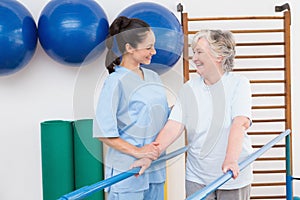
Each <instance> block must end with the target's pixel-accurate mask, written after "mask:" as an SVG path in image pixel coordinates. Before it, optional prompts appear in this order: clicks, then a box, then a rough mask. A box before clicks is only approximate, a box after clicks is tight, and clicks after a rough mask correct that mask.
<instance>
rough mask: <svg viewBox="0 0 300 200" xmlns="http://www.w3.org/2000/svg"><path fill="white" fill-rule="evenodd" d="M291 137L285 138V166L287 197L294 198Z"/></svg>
mask: <svg viewBox="0 0 300 200" xmlns="http://www.w3.org/2000/svg"><path fill="white" fill-rule="evenodd" d="M290 141H291V137H290V135H288V136H287V137H286V138H285V144H286V149H285V157H286V161H285V166H286V199H287V200H293V183H292V181H293V177H292V170H291V169H292V167H291V143H290Z"/></svg>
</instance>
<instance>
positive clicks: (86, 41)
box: [38, 0, 108, 66]
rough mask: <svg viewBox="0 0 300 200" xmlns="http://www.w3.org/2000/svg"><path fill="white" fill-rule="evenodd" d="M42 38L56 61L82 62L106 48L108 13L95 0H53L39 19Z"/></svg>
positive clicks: (72, 64)
mask: <svg viewBox="0 0 300 200" xmlns="http://www.w3.org/2000/svg"><path fill="white" fill-rule="evenodd" d="M38 34H39V41H40V43H41V46H42V48H43V49H44V50H45V52H46V53H47V55H49V56H50V57H51V58H52V59H54V60H55V61H57V62H59V63H61V64H66V65H71V66H80V65H84V64H87V63H90V62H91V61H93V60H94V59H96V58H97V57H98V56H99V55H101V53H102V52H103V51H104V49H105V45H104V44H103V43H104V42H103V41H104V40H105V39H106V36H107V34H108V21H107V16H106V14H105V12H104V10H103V9H102V8H101V6H100V5H99V4H98V3H97V2H95V1H94V0H51V1H50V2H49V3H48V4H47V5H46V6H45V7H44V9H43V10H42V12H41V15H40V17H39V21H38Z"/></svg>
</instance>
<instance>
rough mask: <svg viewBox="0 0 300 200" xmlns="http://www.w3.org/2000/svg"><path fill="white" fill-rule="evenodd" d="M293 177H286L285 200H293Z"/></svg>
mask: <svg viewBox="0 0 300 200" xmlns="http://www.w3.org/2000/svg"><path fill="white" fill-rule="evenodd" d="M292 181H293V177H292V176H289V175H287V176H286V199H287V200H293V186H292V185H293V184H292Z"/></svg>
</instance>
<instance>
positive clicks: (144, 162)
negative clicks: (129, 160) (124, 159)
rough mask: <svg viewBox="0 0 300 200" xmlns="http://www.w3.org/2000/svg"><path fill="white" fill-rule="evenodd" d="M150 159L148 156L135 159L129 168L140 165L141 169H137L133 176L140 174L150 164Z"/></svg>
mask: <svg viewBox="0 0 300 200" xmlns="http://www.w3.org/2000/svg"><path fill="white" fill-rule="evenodd" d="M151 162H152V160H151V159H149V158H141V159H139V160H136V161H135V162H134V163H133V164H132V165H131V166H130V169H132V168H135V167H141V170H140V171H139V173H138V174H136V175H135V176H140V175H142V174H143V173H144V172H145V171H146V169H148V167H149V166H150V165H151Z"/></svg>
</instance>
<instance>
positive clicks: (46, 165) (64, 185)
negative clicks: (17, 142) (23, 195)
mask: <svg viewBox="0 0 300 200" xmlns="http://www.w3.org/2000/svg"><path fill="white" fill-rule="evenodd" d="M41 150H42V179H43V200H55V199H58V198H59V197H60V196H62V195H64V194H66V193H69V192H71V191H73V190H74V189H75V185H74V167H73V165H74V159H73V157H74V156H73V126H72V122H70V121H62V120H53V121H45V122H42V123H41Z"/></svg>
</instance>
